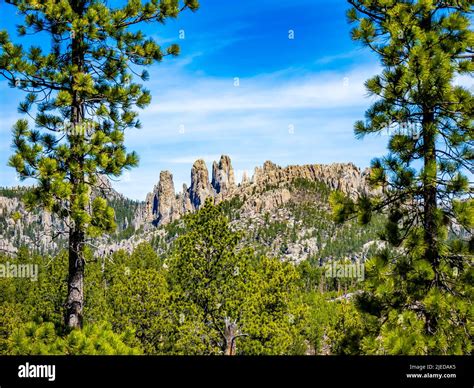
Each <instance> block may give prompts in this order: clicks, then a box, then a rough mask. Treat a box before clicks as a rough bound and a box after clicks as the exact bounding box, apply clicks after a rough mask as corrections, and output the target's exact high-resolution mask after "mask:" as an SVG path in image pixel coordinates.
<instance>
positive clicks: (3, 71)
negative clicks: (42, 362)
mask: <svg viewBox="0 0 474 388" xmlns="http://www.w3.org/2000/svg"><path fill="white" fill-rule="evenodd" d="M9 3H10V5H11V6H12V7H14V8H15V11H16V12H17V14H18V15H19V16H20V17H23V22H22V23H21V24H20V25H18V26H17V31H18V35H19V38H18V39H19V40H20V39H21V37H22V36H24V35H36V36H37V37H38V39H45V40H47V41H51V42H52V45H51V49H50V50H49V52H44V51H43V49H42V48H41V47H39V46H31V47H29V48H23V46H22V45H20V44H17V43H14V42H13V41H12V40H11V39H10V36H9V34H8V33H7V32H6V31H0V75H1V76H2V77H3V78H5V79H6V80H7V81H8V82H9V85H10V86H11V87H12V88H17V89H19V90H21V91H23V92H25V93H26V95H25V99H24V101H23V102H21V103H20V104H19V107H18V111H19V113H21V114H25V115H28V117H30V118H31V119H32V121H33V122H34V127H33V125H32V124H33V123H31V122H29V121H28V120H27V119H20V120H18V121H17V122H16V124H15V125H14V127H13V130H12V132H13V142H12V147H13V150H14V153H13V155H12V156H11V157H10V160H9V166H10V167H13V168H14V169H15V170H16V172H17V174H18V176H19V178H20V179H21V180H25V179H33V180H35V181H36V184H35V186H34V187H32V188H31V189H30V190H28V191H27V193H26V195H25V196H24V202H25V204H26V205H27V207H28V208H29V209H35V208H37V207H40V208H43V209H45V210H48V211H50V212H52V213H54V214H56V215H57V216H58V217H59V218H61V219H67V220H68V223H67V225H68V229H69V231H70V234H69V236H70V238H69V248H70V249H69V252H70V255H71V257H70V260H69V263H75V264H74V265H71V267H70V274H72V272H73V271H76V275H77V276H72V278H74V279H76V280H75V281H76V282H77V283H81V284H82V283H83V268H84V265H85V261H84V250H85V242H86V238H87V237H98V236H100V235H102V234H103V233H112V232H115V230H116V223H115V219H116V217H115V214H114V210H113V208H112V207H110V205H109V204H108V203H107V201H106V200H105V199H103V198H101V197H95V198H93V189H94V188H98V187H100V186H101V185H102V177H103V176H109V177H110V176H112V177H119V176H120V175H121V174H122V173H123V171H124V170H127V169H130V168H132V167H135V166H137V165H138V155H137V154H136V153H135V152H130V153H128V152H127V150H126V148H125V135H124V132H125V130H126V129H131V128H140V127H141V124H140V121H139V120H138V113H137V112H136V111H134V110H133V109H134V108H139V109H144V108H145V107H146V106H148V105H149V104H150V102H151V95H150V92H149V90H147V89H146V88H145V87H144V86H143V84H141V83H140V82H143V81H145V80H147V79H148V73H147V72H146V71H145V70H143V72H142V73H141V74H138V73H137V71H138V70H139V69H140V68H142V67H146V66H150V65H152V64H154V63H156V62H160V61H161V60H162V59H163V57H164V56H166V55H172V56H175V55H177V54H178V53H179V48H178V47H177V45H175V44H173V45H171V46H170V47H168V48H167V49H162V47H160V45H158V43H157V42H156V41H155V39H153V38H152V37H147V36H146V35H145V34H144V33H143V32H142V31H140V30H139V27H140V26H141V25H143V24H144V23H151V22H155V23H162V24H164V23H165V21H166V20H168V19H169V18H176V17H177V16H178V15H179V13H180V12H181V11H183V10H185V9H191V10H192V11H195V10H196V9H197V8H198V6H199V4H198V2H197V1H196V0H193V1H185V2H184V4H180V2H179V1H178V0H173V1H155V0H153V1H145V2H141V1H136V0H129V1H128V2H127V3H126V4H122V5H121V6H115V7H112V6H109V5H108V4H107V3H106V2H103V1H90V2H87V1H72V2H68V1H59V2H38V1H16V0H15V1H10V2H9ZM72 288H82V286H81V285H80V284H74V285H72V284H71V282H70V288H69V290H68V292H69V296H68V302H67V304H66V309H67V310H68V313H67V315H66V316H67V317H69V318H67V319H69V320H71V326H74V327H76V326H80V322H81V321H82V317H81V314H82V308H83V304H84V303H83V300H82V295H78V296H74V295H75V294H74V293H73V292H72V291H71V289H72ZM75 298H77V299H78V300H73V299H75ZM77 306H79V307H77ZM72 317H75V318H72Z"/></svg>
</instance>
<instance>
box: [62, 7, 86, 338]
mask: <svg viewBox="0 0 474 388" xmlns="http://www.w3.org/2000/svg"><path fill="white" fill-rule="evenodd" d="M84 7H85V1H84V0H76V1H73V2H72V8H73V10H74V12H75V13H76V14H77V15H79V16H82V14H83V13H84ZM71 51H72V53H71V54H72V55H71V59H72V64H73V65H74V66H77V71H78V72H81V71H83V69H84V56H85V55H84V49H83V38H82V37H81V36H80V35H79V34H74V35H73V36H72V44H71ZM71 83H72V84H73V81H72V80H71ZM72 97H73V101H72V106H71V124H72V129H73V133H72V134H70V135H69V139H70V143H71V148H72V149H75V151H77V152H79V151H78V150H80V149H81V147H77V146H78V145H80V144H81V143H82V142H83V141H84V139H83V138H82V137H81V131H77V128H79V126H80V125H81V123H82V122H83V120H84V104H83V101H81V98H80V96H79V94H78V93H77V91H75V90H74V88H72ZM73 158H74V159H75V161H77V162H78V165H79V169H75V170H74V171H71V172H70V173H71V178H70V179H71V185H72V191H73V195H72V196H71V202H74V200H75V199H76V198H77V196H78V195H80V193H79V191H80V190H78V189H79V188H80V187H81V186H82V185H84V182H85V176H84V170H83V168H82V166H83V165H84V158H85V156H84V155H77V154H74V155H73ZM76 205H77V204H76ZM78 210H81V211H84V210H85V209H83V208H82V209H78ZM72 223H73V225H71V226H70V230H69V271H68V294H67V300H66V317H65V321H66V325H67V326H68V327H69V328H78V329H80V328H82V310H83V306H84V267H85V260H84V244H85V231H84V230H83V226H82V225H77V224H76V223H75V222H74V221H72Z"/></svg>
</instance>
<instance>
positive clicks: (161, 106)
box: [144, 67, 378, 116]
mask: <svg viewBox="0 0 474 388" xmlns="http://www.w3.org/2000/svg"><path fill="white" fill-rule="evenodd" d="M377 70H378V69H377V68H374V67H372V68H367V67H364V68H357V69H354V70H352V71H349V72H346V73H336V72H326V73H319V74H317V75H305V74H301V75H300V76H298V75H297V76H295V75H294V74H290V78H289V79H285V77H283V76H282V74H281V73H277V74H265V75H261V76H256V77H252V78H239V84H240V86H237V87H236V86H234V81H235V79H234V78H235V77H229V78H226V79H223V78H210V77H208V78H204V77H203V78H196V77H194V78H192V79H186V78H182V79H181V82H185V83H187V84H188V85H189V87H188V88H171V89H168V88H166V87H161V88H160V91H161V93H157V94H156V95H157V96H158V98H156V102H155V103H153V104H152V105H151V106H150V107H149V108H148V109H147V110H146V111H145V112H144V116H146V115H156V114H163V113H165V114H167V113H186V114H188V113H200V114H212V113H218V112H232V111H234V112H235V111H262V110H275V111H278V110H282V109H285V110H293V109H330V108H343V107H354V106H365V105H366V104H367V99H366V98H365V95H366V92H365V87H364V82H365V80H366V79H367V78H369V77H370V76H371V75H373V74H374V73H375V72H377Z"/></svg>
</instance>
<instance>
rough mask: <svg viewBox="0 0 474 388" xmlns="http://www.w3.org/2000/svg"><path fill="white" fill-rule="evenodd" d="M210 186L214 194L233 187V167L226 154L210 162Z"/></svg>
mask: <svg viewBox="0 0 474 388" xmlns="http://www.w3.org/2000/svg"><path fill="white" fill-rule="evenodd" d="M212 187H213V188H214V190H215V192H216V194H220V193H223V194H225V193H227V192H228V191H229V190H231V189H233V188H234V187H235V177H234V169H233V168H232V163H231V161H230V158H229V157H228V156H227V155H222V156H221V159H220V160H219V163H217V162H214V163H213V164H212Z"/></svg>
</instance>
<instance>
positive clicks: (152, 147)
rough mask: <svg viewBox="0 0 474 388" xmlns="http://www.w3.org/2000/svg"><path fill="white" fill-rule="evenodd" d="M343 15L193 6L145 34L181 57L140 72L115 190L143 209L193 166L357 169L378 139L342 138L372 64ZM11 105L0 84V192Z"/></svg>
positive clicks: (317, 4) (336, 6)
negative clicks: (125, 163)
mask: <svg viewBox="0 0 474 388" xmlns="http://www.w3.org/2000/svg"><path fill="white" fill-rule="evenodd" d="M111 3H112V2H109V4H111ZM12 9H13V7H11V6H8V5H5V4H2V5H0V29H5V28H6V29H8V30H9V31H10V32H12V31H14V25H15V23H16V20H15V15H14V14H12ZM346 9H347V3H346V1H344V0H327V1H323V0H259V1H255V0H239V1H234V2H228V1H222V0H201V8H200V10H199V11H198V12H196V13H191V12H186V13H183V14H182V15H181V16H180V17H179V19H177V20H173V21H169V22H168V23H167V24H166V25H164V26H161V25H158V26H148V27H146V28H145V29H144V30H145V31H146V32H147V33H148V34H150V35H153V36H154V37H155V38H156V39H157V40H158V42H161V43H162V44H163V46H167V45H169V44H172V43H179V44H180V46H181V55H180V56H179V57H177V58H166V59H165V60H164V61H163V62H162V63H161V64H157V65H154V66H152V67H151V68H149V72H150V76H151V77H150V81H148V82H147V83H146V87H147V88H149V89H150V90H151V92H152V96H153V101H152V104H151V105H150V106H149V107H148V108H147V109H145V110H143V111H141V112H140V118H141V121H142V123H143V128H142V129H140V130H131V131H129V132H128V133H127V134H126V144H127V147H128V148H129V149H130V150H135V151H137V152H138V154H139V155H140V160H141V161H140V166H139V167H138V168H135V169H133V170H131V171H130V172H127V173H125V174H124V176H123V177H122V178H121V179H120V180H119V181H118V182H115V183H114V185H115V187H116V188H117V190H119V191H120V192H122V193H124V194H125V195H127V196H129V197H131V198H134V199H140V200H143V199H144V198H145V195H146V193H147V192H149V191H151V190H152V188H153V186H154V185H155V184H156V183H157V181H158V177H159V173H160V171H161V170H169V171H171V172H172V173H173V175H174V182H175V188H176V190H177V191H180V190H181V187H182V184H183V183H186V184H187V185H188V186H189V180H190V170H191V166H192V163H193V162H194V161H195V160H196V159H198V158H203V159H204V160H205V161H206V162H207V165H208V168H209V169H211V163H212V161H213V160H216V159H218V158H219V156H220V155H221V154H227V155H229V156H230V157H231V159H232V162H233V165H234V169H235V170H236V175H237V178H238V179H239V178H240V177H241V176H242V173H243V171H247V172H248V174H249V175H251V174H252V172H253V168H254V167H256V166H259V165H262V164H263V162H264V161H266V160H272V161H273V162H275V163H277V164H280V165H288V164H303V163H332V162H354V163H355V164H356V165H358V166H360V167H366V166H368V165H369V163H370V160H371V158H373V157H374V156H380V155H383V154H385V146H386V141H387V137H386V136H379V137H367V138H366V139H364V140H362V141H361V140H356V139H355V138H354V135H353V131H352V127H353V123H354V122H355V121H356V120H358V119H361V118H363V115H364V111H365V109H366V108H367V107H368V106H369V105H370V103H371V100H370V99H369V98H367V96H366V92H365V90H364V87H363V82H364V81H365V80H366V79H367V78H369V77H370V76H372V75H374V74H375V73H377V72H378V71H379V67H378V60H377V58H376V56H375V55H374V54H372V53H370V52H368V51H366V50H365V49H362V48H360V47H359V46H358V45H357V44H356V43H354V42H352V41H351V39H350V36H349V31H350V28H351V27H350V26H349V25H348V24H347V22H346V18H345V11H346ZM290 30H292V31H294V39H289V31H290ZM182 32H184V34H185V36H184V39H180V33H182ZM28 43H29V42H28V41H27V40H26V41H25V45H28ZM237 84H238V85H237ZM20 98H21V94H19V93H18V92H16V91H14V90H12V89H10V88H9V87H8V85H7V84H6V82H5V81H3V80H0V165H1V166H2V167H1V169H0V186H9V185H15V184H18V182H17V181H16V179H15V173H14V171H13V169H11V168H9V167H6V163H7V160H8V156H9V154H10V153H11V149H10V143H11V135H10V128H11V125H12V124H13V123H14V121H15V120H16V119H17V118H18V114H17V113H16V107H17V105H18V101H20Z"/></svg>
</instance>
